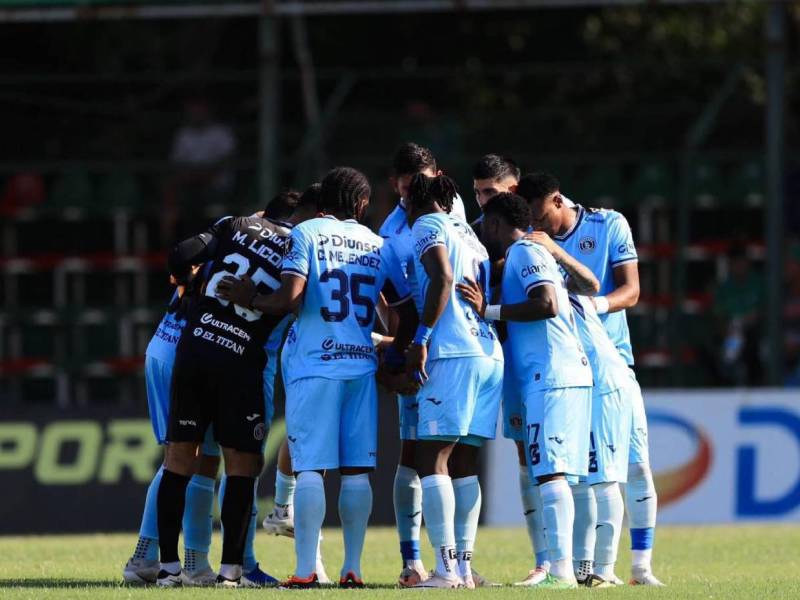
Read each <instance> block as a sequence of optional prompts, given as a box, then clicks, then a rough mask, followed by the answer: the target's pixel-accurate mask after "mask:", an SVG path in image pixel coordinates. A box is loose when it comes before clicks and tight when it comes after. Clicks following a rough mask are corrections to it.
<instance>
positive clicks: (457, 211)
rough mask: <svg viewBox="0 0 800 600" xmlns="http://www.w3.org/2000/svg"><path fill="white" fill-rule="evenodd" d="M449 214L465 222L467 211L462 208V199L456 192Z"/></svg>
mask: <svg viewBox="0 0 800 600" xmlns="http://www.w3.org/2000/svg"><path fill="white" fill-rule="evenodd" d="M450 214H451V215H452V216H454V217H455V218H456V219H458V220H459V221H461V222H462V223H466V222H467V211H466V209H465V208H464V201H463V200H462V199H461V196H459V195H458V194H456V197H455V198H453V210H451V211H450Z"/></svg>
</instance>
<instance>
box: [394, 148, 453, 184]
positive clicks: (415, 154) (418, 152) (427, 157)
mask: <svg viewBox="0 0 800 600" xmlns="http://www.w3.org/2000/svg"><path fill="white" fill-rule="evenodd" d="M417 173H424V174H425V175H427V176H428V177H435V176H436V175H440V174H441V171H439V170H438V169H437V167H436V159H435V158H434V157H433V153H432V152H431V151H430V150H429V149H428V148H425V147H423V146H420V145H419V144H415V143H413V142H407V143H405V144H403V145H402V146H400V148H399V149H398V150H397V152H396V153H395V155H394V160H393V161H392V175H391V177H389V181H390V182H391V184H392V187H393V188H394V191H395V192H397V194H398V195H399V196H400V197H401V198H407V197H408V186H409V184H410V183H411V178H412V177H414V175H416V174H417Z"/></svg>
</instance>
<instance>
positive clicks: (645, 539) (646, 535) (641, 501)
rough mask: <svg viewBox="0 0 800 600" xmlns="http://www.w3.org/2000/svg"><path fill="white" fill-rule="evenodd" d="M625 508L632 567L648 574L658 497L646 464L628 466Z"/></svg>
mask: <svg viewBox="0 0 800 600" xmlns="http://www.w3.org/2000/svg"><path fill="white" fill-rule="evenodd" d="M625 507H626V508H627V510H628V527H629V528H630V530H631V568H632V569H633V570H643V571H649V570H650V568H651V567H650V562H651V559H652V556H653V538H654V536H655V527H656V512H657V510H658V496H657V495H656V487H655V484H654V483H653V474H652V472H651V471H650V466H649V465H648V464H646V463H636V464H632V465H628V483H627V484H626V486H625Z"/></svg>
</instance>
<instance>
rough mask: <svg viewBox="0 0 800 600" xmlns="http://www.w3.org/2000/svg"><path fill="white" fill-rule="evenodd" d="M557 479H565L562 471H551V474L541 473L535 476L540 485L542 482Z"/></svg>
mask: <svg viewBox="0 0 800 600" xmlns="http://www.w3.org/2000/svg"><path fill="white" fill-rule="evenodd" d="M559 479H566V476H565V475H564V474H563V473H553V474H552V475H541V476H539V477H537V478H536V483H538V484H539V485H542V484H544V483H549V482H551V481H557V480H559Z"/></svg>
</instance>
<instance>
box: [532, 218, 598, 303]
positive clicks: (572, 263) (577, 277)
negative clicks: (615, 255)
mask: <svg viewBox="0 0 800 600" xmlns="http://www.w3.org/2000/svg"><path fill="white" fill-rule="evenodd" d="M525 239H526V240H531V241H532V242H536V243H537V244H539V245H541V246H544V247H545V248H546V249H547V251H548V252H550V254H552V255H553V258H554V259H555V260H556V262H557V263H558V264H559V266H560V267H561V268H562V269H564V271H565V272H566V273H567V275H569V277H568V278H567V289H568V290H569V291H570V292H574V293H576V294H579V295H581V296H594V295H595V294H597V293H598V292H599V291H600V282H599V281H598V279H597V277H595V276H594V273H592V271H591V269H589V267H587V266H586V265H583V264H581V263H580V262H579V261H578V260H577V259H575V258H574V257H573V256H571V255H570V254H568V253H567V252H566V251H565V250H564V249H563V248H562V247H561V246H559V245H558V244H556V243H555V242H554V241H553V240H552V238H551V237H550V236H549V235H547V234H546V233H545V232H544V231H534V232H533V233H529V234H527V235H526V236H525Z"/></svg>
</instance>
